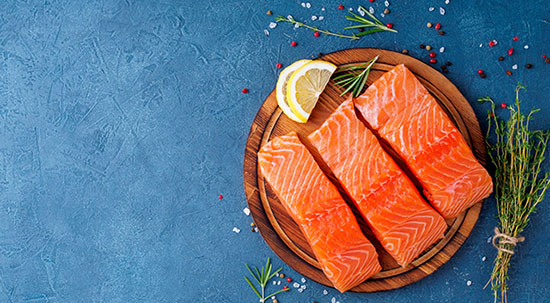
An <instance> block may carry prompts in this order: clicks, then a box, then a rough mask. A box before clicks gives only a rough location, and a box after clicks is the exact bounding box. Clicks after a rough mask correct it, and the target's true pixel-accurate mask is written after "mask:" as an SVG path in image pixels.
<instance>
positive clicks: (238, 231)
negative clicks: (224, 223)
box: [233, 227, 241, 234]
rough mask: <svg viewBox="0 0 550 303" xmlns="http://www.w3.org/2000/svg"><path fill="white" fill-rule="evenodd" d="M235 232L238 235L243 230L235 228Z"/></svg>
mask: <svg viewBox="0 0 550 303" xmlns="http://www.w3.org/2000/svg"><path fill="white" fill-rule="evenodd" d="M233 232H235V233H237V234H238V233H240V232H241V230H240V229H239V228H238V227H233Z"/></svg>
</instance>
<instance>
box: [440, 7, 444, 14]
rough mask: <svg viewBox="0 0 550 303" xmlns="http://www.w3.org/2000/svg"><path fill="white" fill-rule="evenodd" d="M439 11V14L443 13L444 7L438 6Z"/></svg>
mask: <svg viewBox="0 0 550 303" xmlns="http://www.w3.org/2000/svg"><path fill="white" fill-rule="evenodd" d="M439 13H440V14H441V15H445V9H444V8H442V7H440V8H439Z"/></svg>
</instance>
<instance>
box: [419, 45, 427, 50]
mask: <svg viewBox="0 0 550 303" xmlns="http://www.w3.org/2000/svg"><path fill="white" fill-rule="evenodd" d="M418 47H420V48H422V49H424V48H426V45H424V44H420V45H419V46H418Z"/></svg>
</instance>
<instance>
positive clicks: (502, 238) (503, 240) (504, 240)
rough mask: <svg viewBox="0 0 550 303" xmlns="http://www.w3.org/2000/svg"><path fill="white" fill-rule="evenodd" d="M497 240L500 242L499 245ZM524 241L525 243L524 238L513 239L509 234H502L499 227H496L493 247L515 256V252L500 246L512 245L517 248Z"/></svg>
mask: <svg viewBox="0 0 550 303" xmlns="http://www.w3.org/2000/svg"><path fill="white" fill-rule="evenodd" d="M497 240H498V243H497ZM523 241H525V238H524V237H512V236H509V235H507V234H503V233H501V232H500V230H499V229H498V227H495V235H494V236H493V246H494V247H495V248H496V249H498V250H499V251H502V252H505V253H509V254H511V255H513V254H514V251H513V250H510V249H506V248H504V247H501V245H499V244H511V245H512V246H514V247H515V246H516V244H517V243H518V242H523ZM512 249H513V248H512Z"/></svg>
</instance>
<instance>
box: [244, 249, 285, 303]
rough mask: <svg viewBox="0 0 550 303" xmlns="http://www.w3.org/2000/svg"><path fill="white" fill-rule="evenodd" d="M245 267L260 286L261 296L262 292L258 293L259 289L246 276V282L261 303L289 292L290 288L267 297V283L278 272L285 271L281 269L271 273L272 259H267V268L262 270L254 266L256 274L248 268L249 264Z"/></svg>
mask: <svg viewBox="0 0 550 303" xmlns="http://www.w3.org/2000/svg"><path fill="white" fill-rule="evenodd" d="M245 266H246V269H248V271H249V272H250V274H251V275H252V277H253V278H254V280H255V281H256V282H258V284H260V290H261V294H260V291H258V289H257V288H256V287H255V286H254V284H253V283H252V282H251V281H250V279H248V277H247V276H244V279H245V280H246V282H248V285H250V287H251V288H252V290H253V291H254V293H256V295H257V296H258V298H260V302H262V303H263V302H265V301H266V300H267V299H268V298H270V297H272V296H274V295H277V294H280V293H282V292H285V291H287V290H288V288H287V289H284V288H283V289H280V290H278V291H276V292H274V293H272V294H270V295H267V296H266V295H265V288H266V286H267V283H268V282H269V280H271V278H273V277H274V276H275V275H276V274H277V273H278V272H280V271H281V269H283V268H282V267H281V268H279V269H277V270H276V271H275V272H273V273H271V269H272V266H271V259H270V258H267V262H266V264H265V267H262V268H261V270H259V269H258V268H257V267H256V266H254V270H255V271H256V272H255V273H254V272H253V271H252V270H251V269H250V267H248V264H245Z"/></svg>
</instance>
